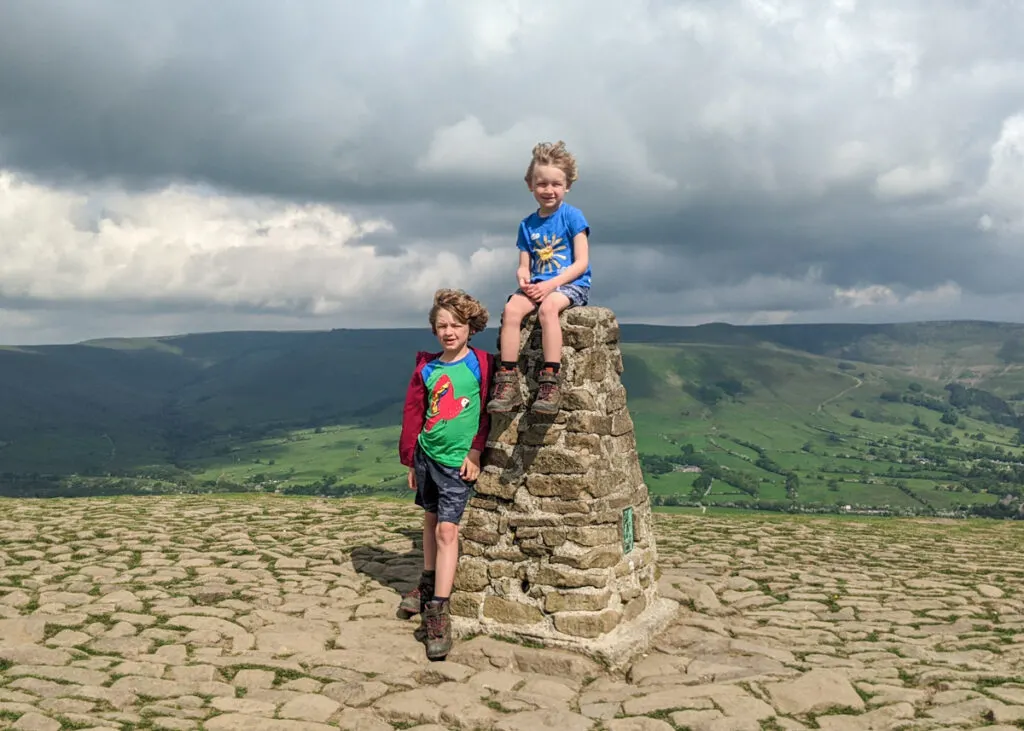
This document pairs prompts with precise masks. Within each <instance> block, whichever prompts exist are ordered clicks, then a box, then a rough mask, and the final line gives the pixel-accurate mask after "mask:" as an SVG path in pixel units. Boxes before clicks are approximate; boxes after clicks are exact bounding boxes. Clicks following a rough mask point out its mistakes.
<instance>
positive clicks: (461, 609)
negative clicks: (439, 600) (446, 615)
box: [449, 591, 484, 619]
mask: <svg viewBox="0 0 1024 731" xmlns="http://www.w3.org/2000/svg"><path fill="white" fill-rule="evenodd" d="M483 603H484V595H483V594H471V593H469V592H464V591H460V592H456V593H454V594H452V597H451V599H450V600H449V607H450V608H451V612H452V614H454V615H455V616H456V617H470V618H472V619H476V618H477V617H479V616H480V607H481V605H483Z"/></svg>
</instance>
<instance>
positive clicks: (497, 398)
mask: <svg viewBox="0 0 1024 731" xmlns="http://www.w3.org/2000/svg"><path fill="white" fill-rule="evenodd" d="M522 405H523V395H522V393H520V391H519V372H518V371H507V370H505V369H502V370H499V371H498V372H497V373H495V374H494V395H493V396H492V397H491V400H490V402H489V403H488V404H487V411H488V412H489V413H491V414H507V413H508V412H510V411H515V410H516V409H518V408H519V407H520V406H522Z"/></svg>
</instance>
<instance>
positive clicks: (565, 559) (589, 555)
mask: <svg viewBox="0 0 1024 731" xmlns="http://www.w3.org/2000/svg"><path fill="white" fill-rule="evenodd" d="M621 558H622V550H621V549H620V548H616V547H613V546H598V547H597V548H592V549H590V550H589V551H586V552H585V553H582V554H580V555H576V556H574V555H559V556H552V557H551V563H558V564H565V565H566V566H572V567H573V568H575V569H607V568H611V567H612V566H614V565H615V564H617V563H618V562H619V559H621Z"/></svg>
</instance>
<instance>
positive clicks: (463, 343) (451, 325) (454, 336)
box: [434, 309, 469, 360]
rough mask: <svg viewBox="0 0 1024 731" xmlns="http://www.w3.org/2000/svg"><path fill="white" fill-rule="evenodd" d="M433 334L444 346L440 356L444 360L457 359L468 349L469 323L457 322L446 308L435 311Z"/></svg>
mask: <svg viewBox="0 0 1024 731" xmlns="http://www.w3.org/2000/svg"><path fill="white" fill-rule="evenodd" d="M434 334H435V335H437V342H439V343H440V344H441V347H442V348H444V356H442V357H443V358H444V359H445V360H458V359H459V358H461V357H463V356H464V355H466V352H467V351H468V350H469V348H468V344H469V323H468V322H459V321H458V319H456V317H455V316H454V315H453V314H452V313H451V312H449V311H448V310H445V309H440V310H438V311H437V319H436V321H435V323H434Z"/></svg>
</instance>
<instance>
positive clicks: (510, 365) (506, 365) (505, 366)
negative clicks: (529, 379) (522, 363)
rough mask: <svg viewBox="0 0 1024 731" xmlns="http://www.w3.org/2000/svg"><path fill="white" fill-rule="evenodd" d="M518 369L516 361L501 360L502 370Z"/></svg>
mask: <svg viewBox="0 0 1024 731" xmlns="http://www.w3.org/2000/svg"><path fill="white" fill-rule="evenodd" d="M515 369H516V362H515V361H514V360H503V361H501V370H503V371H514V370H515Z"/></svg>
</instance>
